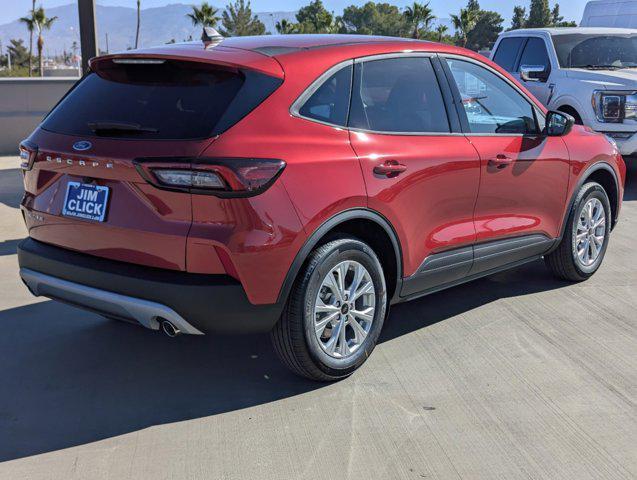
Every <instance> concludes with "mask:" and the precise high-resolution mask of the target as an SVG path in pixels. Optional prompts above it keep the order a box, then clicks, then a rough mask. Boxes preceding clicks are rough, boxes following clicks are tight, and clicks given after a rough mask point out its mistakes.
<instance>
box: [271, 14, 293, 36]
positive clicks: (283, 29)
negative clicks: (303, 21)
mask: <svg viewBox="0 0 637 480" xmlns="http://www.w3.org/2000/svg"><path fill="white" fill-rule="evenodd" d="M275 28H276V31H277V32H278V33H279V34H281V35H289V34H290V33H294V32H295V31H296V27H295V25H294V24H293V23H291V22H288V21H287V20H286V19H285V18H284V19H282V20H281V21H280V22H276V25H275Z"/></svg>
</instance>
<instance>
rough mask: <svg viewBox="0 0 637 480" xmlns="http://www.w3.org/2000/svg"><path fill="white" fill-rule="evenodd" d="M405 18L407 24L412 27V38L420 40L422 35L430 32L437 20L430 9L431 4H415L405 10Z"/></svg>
mask: <svg viewBox="0 0 637 480" xmlns="http://www.w3.org/2000/svg"><path fill="white" fill-rule="evenodd" d="M405 18H406V19H407V22H408V23H409V24H410V25H411V26H412V28H413V29H414V30H413V33H412V35H411V36H412V38H420V36H421V34H422V33H425V32H427V30H429V25H430V24H431V22H432V21H433V20H434V19H435V18H436V16H435V15H434V14H433V10H432V9H431V8H429V3H425V4H424V5H423V4H422V3H418V2H414V4H413V5H411V6H409V7H407V8H406V9H405Z"/></svg>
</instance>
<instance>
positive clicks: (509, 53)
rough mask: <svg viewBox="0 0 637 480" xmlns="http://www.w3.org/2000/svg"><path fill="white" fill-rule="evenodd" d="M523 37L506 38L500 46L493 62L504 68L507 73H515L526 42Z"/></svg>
mask: <svg viewBox="0 0 637 480" xmlns="http://www.w3.org/2000/svg"><path fill="white" fill-rule="evenodd" d="M524 40H525V39H524V38H522V37H513V38H504V39H502V41H501V42H500V45H498V50H497V51H496V52H495V55H494V57H493V61H494V62H495V63H497V64H498V65H500V66H501V67H502V68H504V69H505V70H506V71H507V72H513V71H514V69H515V61H516V59H517V58H518V52H519V51H520V47H521V46H522V43H523V42H524Z"/></svg>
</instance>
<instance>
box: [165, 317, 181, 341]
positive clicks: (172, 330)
mask: <svg viewBox="0 0 637 480" xmlns="http://www.w3.org/2000/svg"><path fill="white" fill-rule="evenodd" d="M161 329H162V330H163V332H164V333H165V334H166V335H168V336H169V337H170V338H175V337H176V336H177V335H179V334H180V333H181V330H179V329H178V328H177V327H176V326H175V325H174V324H173V323H172V322H169V321H168V320H163V321H162V322H161Z"/></svg>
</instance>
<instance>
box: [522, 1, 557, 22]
mask: <svg viewBox="0 0 637 480" xmlns="http://www.w3.org/2000/svg"><path fill="white" fill-rule="evenodd" d="M551 20H552V16H551V9H550V8H549V0H531V8H530V10H529V19H528V20H527V22H526V27H527V28H542V27H548V26H550V25H551Z"/></svg>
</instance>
